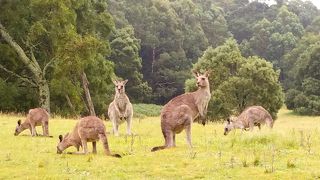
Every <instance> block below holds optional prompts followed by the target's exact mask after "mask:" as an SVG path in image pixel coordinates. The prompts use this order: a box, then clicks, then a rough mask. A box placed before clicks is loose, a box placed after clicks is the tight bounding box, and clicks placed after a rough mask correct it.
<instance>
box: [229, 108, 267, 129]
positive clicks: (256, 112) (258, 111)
mask: <svg viewBox="0 0 320 180" xmlns="http://www.w3.org/2000/svg"><path fill="white" fill-rule="evenodd" d="M262 124H267V125H268V126H269V128H272V127H273V119H272V117H271V115H270V114H269V112H268V111H267V110H265V109H264V108H263V107H261V106H250V107H248V108H246V109H245V110H244V111H243V112H242V113H241V114H240V115H239V116H238V117H231V118H230V117H229V118H228V119H227V123H226V125H225V128H224V135H227V134H228V133H229V132H230V131H231V130H232V129H235V128H237V129H242V130H246V131H247V128H249V129H250V131H252V130H253V127H254V126H258V127H259V129H261V125H262Z"/></svg>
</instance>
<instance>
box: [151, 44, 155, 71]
mask: <svg viewBox="0 0 320 180" xmlns="http://www.w3.org/2000/svg"><path fill="white" fill-rule="evenodd" d="M155 60H156V48H152V63H151V74H153V68H154V63H155Z"/></svg>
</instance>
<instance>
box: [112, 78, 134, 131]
mask: <svg viewBox="0 0 320 180" xmlns="http://www.w3.org/2000/svg"><path fill="white" fill-rule="evenodd" d="M127 82H128V80H125V81H113V83H114V85H115V92H116V94H115V96H114V100H113V101H112V102H111V103H110V105H109V108H108V116H109V118H110V120H111V122H112V126H113V133H114V135H115V136H119V132H118V128H119V125H120V124H121V123H123V122H124V121H127V134H128V135H131V125H132V116H133V108H132V104H131V103H130V100H129V98H128V96H127V95H126V93H125V85H126V83H127Z"/></svg>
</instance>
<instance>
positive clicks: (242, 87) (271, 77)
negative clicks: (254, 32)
mask: <svg viewBox="0 0 320 180" xmlns="http://www.w3.org/2000/svg"><path fill="white" fill-rule="evenodd" d="M201 69H207V70H209V71H210V72H211V73H210V76H209V80H210V84H211V86H210V88H211V91H212V97H211V101H210V103H209V115H210V116H211V117H212V118H213V119H217V120H218V119H221V118H226V117H228V116H229V115H230V114H233V113H235V114H237V113H240V112H241V111H243V110H244V109H245V108H246V107H248V106H252V105H260V106H263V107H264V108H266V109H267V110H268V111H269V112H270V113H271V115H272V116H273V118H274V119H275V118H276V114H277V112H278V110H279V109H280V108H281V106H282V104H283V93H282V88H281V86H280V83H279V81H278V79H279V72H275V71H274V70H273V67H272V64H271V63H270V62H267V61H266V60H264V59H261V58H259V57H257V56H253V57H249V58H245V57H243V56H242V55H241V52H240V50H239V48H238V45H237V43H236V42H235V40H231V39H230V40H228V41H227V42H226V43H225V44H223V45H222V46H219V47H217V48H215V49H213V48H211V47H210V48H208V49H207V50H206V51H205V53H204V55H203V56H202V57H201V58H200V59H199V61H198V62H197V63H196V64H195V65H194V70H195V71H200V70H201ZM189 81H192V80H189ZM195 84H196V83H195V82H194V83H187V85H186V88H187V90H188V89H193V88H194V86H195Z"/></svg>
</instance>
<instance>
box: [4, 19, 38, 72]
mask: <svg viewBox="0 0 320 180" xmlns="http://www.w3.org/2000/svg"><path fill="white" fill-rule="evenodd" d="M0 35H1V36H2V38H3V39H4V40H5V41H6V42H7V43H8V44H9V45H10V46H11V47H12V48H13V49H14V50H15V51H16V53H17V54H18V56H19V59H20V60H21V61H22V62H23V63H24V64H25V65H27V67H28V69H29V70H30V71H31V72H32V73H33V74H34V75H38V73H37V72H38V70H39V69H38V67H37V65H38V66H39V64H38V63H37V62H33V61H32V60H31V59H29V58H28V56H27V55H26V53H25V51H24V50H23V49H22V48H21V47H20V46H19V45H18V44H17V43H16V42H15V41H14V40H13V38H12V37H11V36H10V34H8V33H7V31H6V29H5V27H4V26H3V25H2V24H1V22H0ZM36 64H37V65H36Z"/></svg>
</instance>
